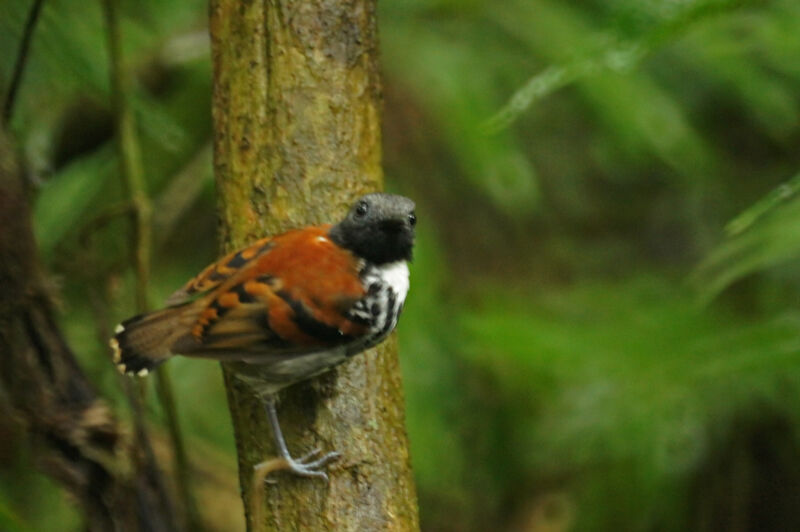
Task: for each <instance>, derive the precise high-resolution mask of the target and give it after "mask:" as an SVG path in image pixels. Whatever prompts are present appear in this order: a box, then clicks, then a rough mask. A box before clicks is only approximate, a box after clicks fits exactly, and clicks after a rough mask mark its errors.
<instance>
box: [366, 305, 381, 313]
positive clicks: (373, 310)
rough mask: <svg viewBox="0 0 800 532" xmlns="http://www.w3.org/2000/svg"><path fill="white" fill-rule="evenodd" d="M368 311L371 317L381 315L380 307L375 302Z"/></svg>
mask: <svg viewBox="0 0 800 532" xmlns="http://www.w3.org/2000/svg"><path fill="white" fill-rule="evenodd" d="M369 311H370V313H372V315H373V316H377V315H378V314H380V313H381V306H380V305H379V304H378V303H377V302H375V303H373V304H372V307H370V309H369Z"/></svg>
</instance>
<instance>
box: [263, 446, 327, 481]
mask: <svg viewBox="0 0 800 532" xmlns="http://www.w3.org/2000/svg"><path fill="white" fill-rule="evenodd" d="M321 453H322V449H319V448H317V449H314V450H313V451H311V452H309V453H307V454H305V455H303V456H302V457H300V458H298V459H294V458H292V457H291V456H289V455H288V454H287V455H286V456H279V457H276V458H271V459H269V460H265V461H264V462H261V463H260V464H258V465H256V466H255V467H254V468H253V469H254V471H253V474H254V476H255V477H256V479H257V481H258V482H260V481H262V480H264V479H265V478H266V477H267V475H269V474H270V473H272V472H274V471H289V472H291V473H294V474H295V475H298V476H301V477H316V478H321V479H323V480H325V481H326V482H327V481H328V475H327V473H325V471H322V469H323V468H324V467H325V466H327V465H328V464H330V463H331V462H333V461H334V460H337V459H338V458H339V457H340V456H341V454H339V453H338V452H336V451H334V452H330V453H327V454H325V455H323V456H320V454H321ZM268 482H269V481H268Z"/></svg>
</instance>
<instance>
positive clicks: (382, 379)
mask: <svg viewBox="0 0 800 532" xmlns="http://www.w3.org/2000/svg"><path fill="white" fill-rule="evenodd" d="M375 8H376V6H375V1H374V0H309V1H303V2H293V1H291V0H254V1H248V2H243V1H241V0H211V38H212V56H213V62H214V93H213V118H214V166H215V172H216V178H217V189H218V193H219V213H220V223H221V237H222V243H223V249H224V250H227V249H231V248H235V247H238V246H241V245H244V244H246V243H248V242H250V241H252V240H254V239H256V238H258V237H260V236H263V235H269V234H276V233H279V232H282V231H285V230H287V229H289V228H292V227H299V226H303V225H307V224H311V223H322V222H332V221H335V220H336V219H338V218H340V217H341V216H343V215H344V213H345V212H346V210H347V208H348V206H349V205H350V203H351V202H352V201H353V200H354V199H355V198H357V197H358V196H359V195H361V194H364V193H367V192H371V191H374V190H377V189H379V188H381V186H382V173H381V166H380V158H381V137H380V114H381V113H380V101H381V89H380V80H379V71H378V63H377V44H378V40H377V30H376V14H375ZM223 370H224V373H225V381H226V386H227V390H228V400H229V404H230V410H231V416H232V419H233V424H234V430H235V435H236V441H237V447H238V455H239V475H240V481H241V486H242V495H243V499H244V501H245V507H246V509H247V523H248V529H249V530H260V529H263V528H265V529H267V530H301V529H302V530H359V531H361V530H418V528H419V525H418V517H417V501H416V492H415V488H414V484H413V480H412V476H411V469H410V463H409V455H408V444H407V443H408V442H407V436H406V431H405V423H404V416H405V411H404V400H403V394H402V386H401V379H400V372H399V367H398V362H397V349H396V341H395V340H394V337H392V338H391V339H390V340H389V341H387V342H385V343H384V344H383V345H381V346H378V347H377V348H375V349H372V350H370V351H368V352H366V353H364V354H360V355H358V356H356V357H354V358H353V359H352V360H351V361H349V362H347V363H346V364H344V365H342V366H340V367H339V368H338V369H337V370H334V371H332V372H330V373H328V374H326V375H324V376H322V377H320V378H318V379H315V380H313V381H311V382H309V383H303V384H299V385H297V386H294V387H292V388H290V389H289V390H288V391H287V393H285V394H284V397H283V400H282V402H281V404H280V406H279V416H280V418H281V424H282V427H283V430H284V434H285V435H286V437H287V441H288V445H289V447H290V450H291V451H292V452H293V453H294V454H296V455H301V454H303V453H304V452H305V451H308V450H311V449H314V448H316V447H321V448H322V449H323V450H324V451H329V450H333V449H336V450H338V451H340V452H341V453H342V458H340V460H339V461H338V462H336V463H334V464H332V465H331V466H330V467H329V469H328V473H329V475H330V482H329V483H327V484H326V483H325V482H322V481H320V480H317V479H307V478H298V477H293V476H290V475H287V474H281V473H278V474H276V475H275V480H277V482H276V483H268V484H266V485H265V486H264V487H263V494H264V495H263V497H261V498H260V499H258V500H257V501H255V503H254V504H251V497H252V496H253V494H254V493H256V494H258V493H261V489H262V488H261V487H260V486H254V485H253V481H252V478H253V477H252V475H253V466H254V465H255V464H257V463H259V462H261V461H262V460H265V459H267V458H269V457H273V456H275V455H276V450H275V449H274V446H273V443H272V442H273V439H272V435H271V433H270V429H269V426H268V424H267V420H266V415H265V413H264V409H263V406H262V404H261V403H260V402H259V401H258V400H257V398H256V397H254V396H253V395H252V394H251V392H249V391H248V389H247V388H245V387H244V386H243V385H242V384H241V383H240V382H239V381H237V379H236V378H235V377H233V376H232V375H231V373H230V372H228V371H227V369H225V368H223Z"/></svg>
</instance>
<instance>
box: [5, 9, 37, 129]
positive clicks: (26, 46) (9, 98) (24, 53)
mask: <svg viewBox="0 0 800 532" xmlns="http://www.w3.org/2000/svg"><path fill="white" fill-rule="evenodd" d="M43 4H44V0H34V1H33V5H32V6H31V10H30V11H29V12H28V19H27V20H26V21H25V28H23V30H22V40H21V41H20V43H19V52H18V53H17V61H16V62H15V63H14V71H13V73H12V75H11V83H10V84H9V86H8V92H6V98H5V101H4V102H3V115H2V118H0V120H2V122H1V123H2V125H3V127H5V126H7V125H8V124H9V123H10V122H11V117H12V115H13V114H14V101H15V100H16V99H17V91H18V90H19V86H20V84H21V83H22V74H23V72H25V64H26V63H27V62H28V50H30V47H31V40H32V39H33V30H34V29H36V23H37V22H38V21H39V13H41V11H42V5H43Z"/></svg>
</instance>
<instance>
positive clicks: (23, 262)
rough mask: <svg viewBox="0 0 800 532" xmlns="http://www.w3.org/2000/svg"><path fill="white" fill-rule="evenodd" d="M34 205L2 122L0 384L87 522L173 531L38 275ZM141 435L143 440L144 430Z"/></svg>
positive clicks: (155, 476) (141, 456) (144, 467)
mask: <svg viewBox="0 0 800 532" xmlns="http://www.w3.org/2000/svg"><path fill="white" fill-rule="evenodd" d="M30 219H31V213H30V205H29V203H28V198H27V194H26V190H25V187H24V182H23V177H22V173H21V169H20V166H19V165H18V164H17V159H16V157H15V153H14V150H13V148H12V146H11V143H10V142H9V141H8V139H7V138H6V137H4V136H3V133H2V131H0V228H1V229H0V287H2V289H0V384H2V388H3V391H4V392H5V399H6V400H7V401H8V403H9V405H10V407H11V413H12V414H13V415H14V416H15V417H16V418H17V419H18V420H19V421H20V422H21V424H22V425H23V426H24V428H25V429H27V431H28V434H29V436H30V439H31V443H32V444H33V451H34V456H35V457H36V459H37V461H38V462H39V464H40V465H41V466H42V467H43V469H44V470H45V471H46V472H47V473H48V474H50V475H51V476H53V477H54V478H55V479H56V480H58V481H59V482H60V483H61V484H62V485H63V486H65V487H66V488H67V489H68V490H69V492H70V493H71V494H72V495H73V496H74V497H75V498H76V499H77V501H78V502H79V503H80V504H81V507H82V509H83V511H84V514H85V519H86V525H87V529H88V530H96V531H103V532H105V531H114V530H122V531H134V530H147V531H172V530H176V529H177V526H176V523H175V514H174V512H173V510H172V508H171V505H170V502H169V497H168V496H167V494H166V492H165V490H164V487H163V484H162V483H161V480H160V476H159V472H158V470H157V468H156V466H155V462H154V459H153V457H152V455H151V454H149V453H148V452H147V451H148V450H149V447H146V446H142V445H137V446H136V447H135V453H133V456H134V458H133V459H131V446H130V440H129V439H128V438H126V437H124V436H123V433H122V431H121V428H120V426H119V425H118V423H117V421H116V419H115V418H114V416H113V415H112V413H111V411H110V410H109V409H108V407H107V405H106V404H105V402H104V401H102V399H100V398H99V397H98V396H97V394H96V393H95V391H94V390H93V388H92V386H91V385H90V383H89V381H88V379H87V378H86V376H85V375H84V374H83V372H82V371H81V369H80V368H79V366H78V364H77V362H76V360H75V357H74V356H73V354H72V352H71V350H70V348H69V346H68V345H67V343H66V342H65V340H64V338H63V336H62V335H61V332H60V331H59V328H58V326H57V324H56V320H55V315H54V312H53V309H52V304H51V302H50V298H49V297H48V296H49V294H48V293H47V290H46V289H45V284H44V283H43V281H42V275H41V272H40V267H39V262H38V258H37V254H36V248H35V242H34V238H33V232H32V230H31V223H30ZM139 441H142V440H141V439H140V440H139Z"/></svg>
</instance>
